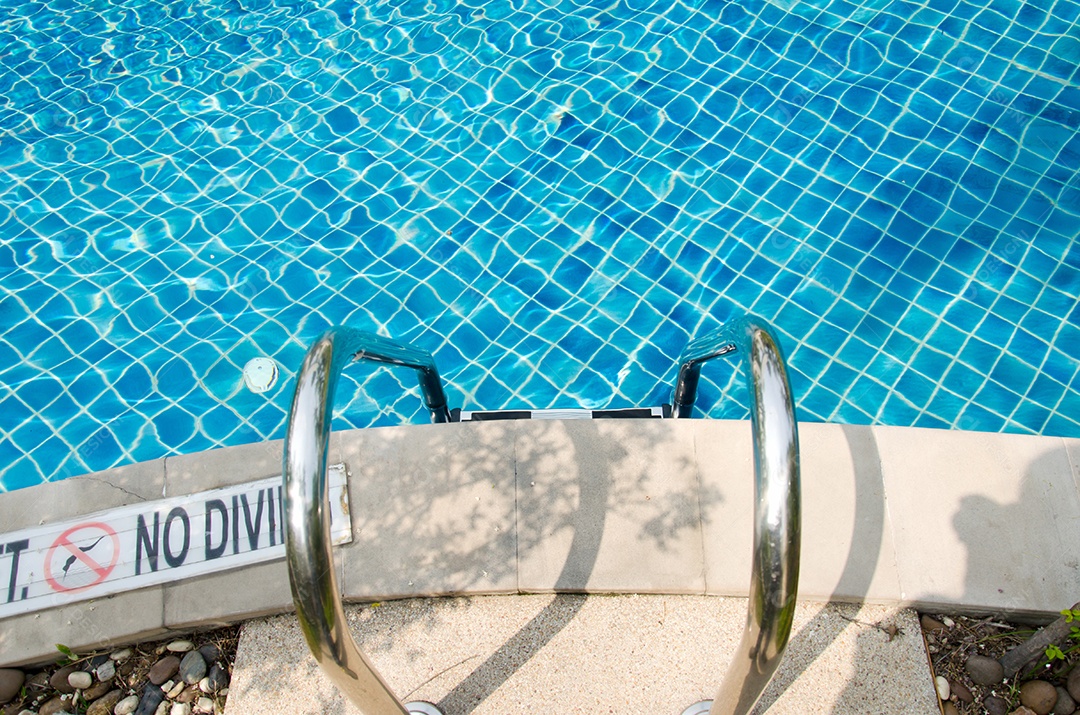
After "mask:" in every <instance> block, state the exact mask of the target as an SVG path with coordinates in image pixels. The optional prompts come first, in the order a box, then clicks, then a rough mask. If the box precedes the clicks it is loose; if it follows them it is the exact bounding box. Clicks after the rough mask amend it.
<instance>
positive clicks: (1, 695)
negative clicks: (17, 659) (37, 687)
mask: <svg viewBox="0 0 1080 715" xmlns="http://www.w3.org/2000/svg"><path fill="white" fill-rule="evenodd" d="M25 682H26V673H24V672H22V671H21V670H19V669H18V668H0V704H3V703H7V702H11V701H12V700H13V699H14V698H15V696H16V695H18V694H19V691H20V690H22V686H23V683H25Z"/></svg>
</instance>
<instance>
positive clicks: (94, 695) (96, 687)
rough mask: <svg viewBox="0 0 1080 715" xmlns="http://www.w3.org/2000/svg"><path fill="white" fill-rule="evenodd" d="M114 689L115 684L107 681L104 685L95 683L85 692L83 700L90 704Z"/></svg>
mask: <svg viewBox="0 0 1080 715" xmlns="http://www.w3.org/2000/svg"><path fill="white" fill-rule="evenodd" d="M112 689H113V684H112V683H111V682H108V681H106V682H104V683H94V684H93V685H91V686H90V687H89V688H87V689H86V690H84V691H83V694H82V697H83V700H85V701H86V702H88V703H89V702H93V701H94V700H97V699H98V698H100V697H101V696H102V695H104V694H105V693H107V692H109V691H110V690H112Z"/></svg>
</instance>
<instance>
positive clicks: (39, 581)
mask: <svg viewBox="0 0 1080 715" xmlns="http://www.w3.org/2000/svg"><path fill="white" fill-rule="evenodd" d="M327 472H328V474H327V477H328V485H327V486H328V490H327V491H328V496H329V501H330V514H331V521H330V524H331V526H330V530H331V538H332V540H333V543H334V544H342V543H346V542H348V541H351V540H352V529H351V526H350V523H349V505H348V491H347V489H346V478H345V466H344V465H341V464H338V465H334V466H332V467H330V468H329V469H328V470H327ZM281 497H282V493H281V477H270V478H268V479H262V480H259V481H257V482H250V483H248V484H239V485H236V486H232V487H225V488H223V489H214V490H212V491H207V492H201V493H199V494H189V495H186V496H182V497H173V498H170V499H162V500H159V501H153V502H144V503H141V504H129V505H127V506H123V507H118V508H116V509H110V510H109V511H104V512H99V513H97V514H90V515H87V516H85V517H79V518H77V519H72V520H69V521H65V522H63V523H58V524H51V525H48V526H40V527H36V528H33V529H24V530H22V531H17V532H13V533H10V534H3V535H0V618H3V617H5V616H13V615H17V614H20V613H30V612H33V611H39V610H42V609H45V608H51V607H53V606H60V605H63V604H67V603H73V602H76V601H83V600H87V599H91V598H98V597H100V596H107V595H110V594H114V593H120V592H122V591H129V590H133V589H136V588H142V587H144V586H152V585H155V584H160V583H166V582H171V581H178V580H181V579H184V578H190V577H192V576H199V575H202V574H206V573H211V572H214V571H224V570H227V569H232V568H236V567H239V566H246V565H248V564H253V563H258V562H261V561H269V560H271V559H276V558H281V557H283V556H284V555H285V523H284V519H283V515H284V514H283V503H282V498H281Z"/></svg>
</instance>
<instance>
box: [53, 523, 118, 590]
mask: <svg viewBox="0 0 1080 715" xmlns="http://www.w3.org/2000/svg"><path fill="white" fill-rule="evenodd" d="M119 559H120V537H118V536H117V535H116V531H114V530H113V528H112V527H111V526H109V525H108V524H103V523H101V522H100V521H91V522H87V523H85V524H78V525H77V526H73V527H71V528H70V529H68V530H67V531H65V532H64V533H63V534H60V536H58V537H57V538H56V541H54V542H53V543H52V546H50V547H49V550H48V551H47V552H46V553H45V581H46V582H47V583H48V584H49V586H51V587H52V589H53V590H54V591H57V592H60V593H72V592H74V591H83V590H86V589H88V588H90V587H91V586H96V585H98V584H99V583H101V582H102V581H104V580H105V579H106V578H108V577H109V574H110V573H112V570H113V568H114V567H115V566H116V562H117V561H118V560H119ZM54 560H55V561H56V562H60V563H59V568H57V567H55V566H54Z"/></svg>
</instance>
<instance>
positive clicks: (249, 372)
mask: <svg viewBox="0 0 1080 715" xmlns="http://www.w3.org/2000/svg"><path fill="white" fill-rule="evenodd" d="M277 372H278V370H277V365H276V364H275V363H274V361H273V360H271V359H270V358H264V357H257V358H251V359H250V360H248V361H247V365H244V384H245V385H247V388H248V389H249V390H251V391H252V392H266V391H267V390H269V389H270V388H271V387H273V386H274V383H275V382H277Z"/></svg>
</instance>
